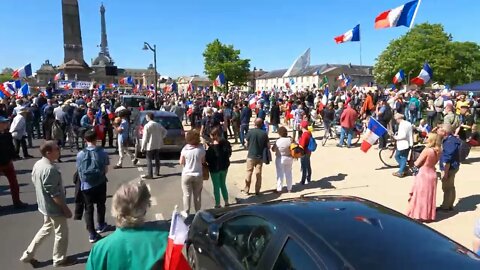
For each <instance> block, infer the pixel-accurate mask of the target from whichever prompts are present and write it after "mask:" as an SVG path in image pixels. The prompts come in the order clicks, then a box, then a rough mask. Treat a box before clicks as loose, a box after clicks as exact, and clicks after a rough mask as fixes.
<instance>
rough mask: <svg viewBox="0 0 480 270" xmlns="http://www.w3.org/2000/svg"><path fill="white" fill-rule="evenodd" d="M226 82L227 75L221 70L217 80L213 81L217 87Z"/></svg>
mask: <svg viewBox="0 0 480 270" xmlns="http://www.w3.org/2000/svg"><path fill="white" fill-rule="evenodd" d="M224 84H225V75H224V74H223V72H221V73H220V74H218V76H217V78H216V79H215V81H213V85H214V86H215V87H218V86H221V85H224Z"/></svg>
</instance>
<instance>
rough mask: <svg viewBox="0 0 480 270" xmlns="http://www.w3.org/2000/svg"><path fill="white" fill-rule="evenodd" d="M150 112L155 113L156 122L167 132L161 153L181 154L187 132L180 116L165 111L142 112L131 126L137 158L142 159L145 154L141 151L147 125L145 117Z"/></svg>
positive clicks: (131, 136)
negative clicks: (144, 128) (144, 129)
mask: <svg viewBox="0 0 480 270" xmlns="http://www.w3.org/2000/svg"><path fill="white" fill-rule="evenodd" d="M148 112H151V113H153V116H154V121H155V122H157V123H160V124H162V126H163V127H164V128H165V129H166V130H167V136H166V137H165V139H164V140H163V147H162V149H161V152H180V151H181V150H182V148H183V146H184V145H185V130H184V129H183V125H182V121H180V119H178V116H177V115H176V114H174V113H171V112H164V111H141V112H139V113H138V114H137V116H136V117H135V118H134V120H133V122H132V124H131V125H130V138H131V140H132V142H131V143H132V145H134V148H135V156H136V157H141V156H143V154H144V153H142V152H141V151H140V148H141V145H142V136H143V127H144V126H145V124H146V123H147V119H146V118H145V116H146V115H147V113H148Z"/></svg>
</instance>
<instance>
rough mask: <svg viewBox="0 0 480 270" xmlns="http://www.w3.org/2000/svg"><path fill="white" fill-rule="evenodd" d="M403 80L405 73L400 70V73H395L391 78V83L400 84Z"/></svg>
mask: <svg viewBox="0 0 480 270" xmlns="http://www.w3.org/2000/svg"><path fill="white" fill-rule="evenodd" d="M403 80H405V72H404V71H403V69H400V71H398V72H397V74H396V75H395V77H393V83H394V84H398V83H401V82H402V81H403Z"/></svg>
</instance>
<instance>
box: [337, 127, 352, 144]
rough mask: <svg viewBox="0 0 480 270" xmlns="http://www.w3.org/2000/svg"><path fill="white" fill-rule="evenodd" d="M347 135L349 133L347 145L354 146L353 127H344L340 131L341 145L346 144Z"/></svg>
mask: <svg viewBox="0 0 480 270" xmlns="http://www.w3.org/2000/svg"><path fill="white" fill-rule="evenodd" d="M345 135H347V145H348V147H350V146H352V138H353V128H344V127H342V131H341V132H340V145H344V144H345Z"/></svg>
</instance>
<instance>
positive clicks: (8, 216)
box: [0, 141, 213, 269]
mask: <svg viewBox="0 0 480 270" xmlns="http://www.w3.org/2000/svg"><path fill="white" fill-rule="evenodd" d="M39 143H40V141H36V142H35V144H34V146H35V148H34V149H30V150H29V151H30V154H31V155H34V156H35V157H36V158H35V159H29V160H21V161H16V162H15V168H16V170H17V176H18V182H19V184H20V192H21V194H20V196H21V198H22V200H23V201H24V202H26V203H28V204H29V207H28V208H27V209H25V210H22V211H17V210H14V209H13V208H12V207H11V197H10V191H9V189H8V182H7V180H6V179H5V177H1V178H0V179H1V180H0V205H1V206H2V207H1V208H0V228H1V230H0V249H1V250H2V251H3V252H1V253H0V262H1V266H0V268H1V269H31V268H32V267H31V266H30V265H27V264H23V263H21V262H19V260H18V259H19V258H20V256H21V254H22V252H23V251H24V249H25V248H26V247H27V245H28V244H29V243H30V241H31V240H32V239H33V236H34V235H35V233H36V232H37V230H38V229H39V228H40V226H41V225H42V221H43V219H42V216H41V214H40V213H39V212H38V211H37V205H36V198H35V191H34V187H33V184H32V183H31V177H30V173H31V169H32V167H33V164H34V163H35V162H36V161H37V160H38V158H39V157H40V153H39V151H38V144H39ZM0 151H1V149H0ZM108 152H111V153H113V149H108ZM64 154H65V157H63V158H62V160H63V161H64V162H63V163H61V164H59V167H60V169H61V172H62V176H63V181H64V184H65V186H66V190H67V197H68V199H67V200H68V203H69V206H70V208H71V209H72V211H73V208H74V204H73V196H74V185H73V181H72V176H73V173H74V171H75V169H76V168H75V155H76V153H70V151H64ZM110 158H111V163H112V164H114V163H115V162H116V161H117V156H116V155H113V154H111V155H110ZM168 158H169V159H168V160H162V168H161V174H162V175H163V176H164V177H162V178H158V179H153V180H147V181H146V183H147V184H148V185H149V187H150V190H151V193H152V207H151V208H150V210H149V211H148V212H147V220H148V221H164V220H169V219H170V218H171V213H172V210H173V208H174V206H175V205H179V207H181V205H182V199H181V198H182V197H181V194H182V191H181V187H180V172H181V168H180V166H179V165H178V161H177V160H178V157H174V156H169V157H168ZM142 161H143V160H142ZM142 161H141V162H140V164H144V162H143V163H142ZM143 169H144V167H142V165H140V166H139V167H138V168H137V167H133V166H132V164H131V163H130V161H126V162H125V164H124V168H123V169H119V170H113V169H110V172H109V174H108V179H109V182H108V192H107V193H108V196H109V198H108V199H107V222H108V223H109V224H114V221H113V218H112V217H111V216H110V206H111V195H112V194H113V193H114V191H115V190H116V188H117V187H118V186H119V185H120V184H122V183H124V182H127V181H130V180H134V179H139V176H140V175H141V174H143V173H144V172H143ZM145 169H146V168H145ZM206 183H208V184H206V185H205V187H204V191H203V194H202V200H203V202H202V206H203V207H204V208H211V207H213V196H212V195H211V194H212V192H211V185H210V183H209V182H206ZM158 224H159V226H160V225H161V224H163V225H164V224H165V222H158ZM69 229H70V234H69V236H70V239H69V247H68V254H70V255H74V256H76V257H77V258H78V260H79V261H80V264H78V265H75V266H72V267H69V268H68V269H84V268H85V265H84V263H85V262H86V260H87V258H88V254H89V251H90V248H91V244H90V243H89V242H88V233H87V232H86V229H85V223H84V222H83V221H75V220H69ZM52 248H53V237H50V238H49V239H48V240H47V241H45V242H44V243H43V245H42V246H41V247H40V249H39V250H38V253H37V254H36V256H35V257H36V259H37V260H39V261H40V262H44V263H43V264H42V266H43V267H42V268H43V269H51V268H52V266H51V263H52V261H51V257H52Z"/></svg>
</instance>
